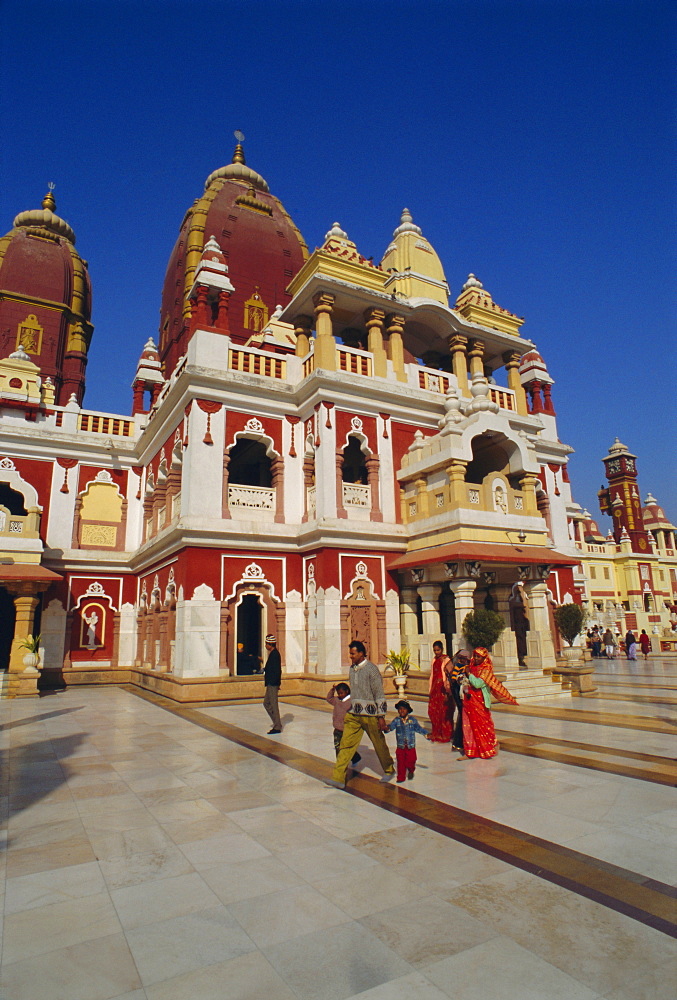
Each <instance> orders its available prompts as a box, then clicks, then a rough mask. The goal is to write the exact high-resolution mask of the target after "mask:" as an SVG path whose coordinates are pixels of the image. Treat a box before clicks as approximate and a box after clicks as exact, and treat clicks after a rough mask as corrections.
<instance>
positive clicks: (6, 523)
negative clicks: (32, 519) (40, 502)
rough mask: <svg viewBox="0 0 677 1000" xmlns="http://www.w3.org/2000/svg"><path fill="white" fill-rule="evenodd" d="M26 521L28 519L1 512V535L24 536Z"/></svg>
mask: <svg viewBox="0 0 677 1000" xmlns="http://www.w3.org/2000/svg"><path fill="white" fill-rule="evenodd" d="M26 521H27V518H26V517H19V516H18V515H15V514H10V513H8V512H7V511H4V510H0V535H22V534H23V533H24V527H25V526H26Z"/></svg>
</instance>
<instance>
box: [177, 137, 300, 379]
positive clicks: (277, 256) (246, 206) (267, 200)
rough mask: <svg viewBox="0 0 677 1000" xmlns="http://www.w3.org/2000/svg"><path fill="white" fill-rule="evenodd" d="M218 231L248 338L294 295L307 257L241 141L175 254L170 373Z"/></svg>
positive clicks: (231, 315)
mask: <svg viewBox="0 0 677 1000" xmlns="http://www.w3.org/2000/svg"><path fill="white" fill-rule="evenodd" d="M211 236H213V237H214V239H215V240H216V242H217V243H218V244H219V246H220V248H221V251H222V253H223V256H224V257H225V260H226V263H227V265H228V278H229V279H230V282H231V283H232V285H233V287H234V291H233V292H232V294H231V296H230V300H229V305H228V325H229V328H230V336H231V337H232V339H233V340H234V341H235V342H236V343H246V341H247V340H248V339H249V338H250V337H251V336H252V334H254V333H256V332H257V331H258V330H259V329H260V328H261V324H262V323H264V322H265V321H266V320H267V318H268V317H270V315H271V314H272V313H273V311H274V309H275V307H276V306H277V305H282V306H284V305H286V303H287V302H289V301H290V299H291V296H289V295H288V294H287V292H286V291H285V289H286V287H287V285H288V284H289V282H290V281H291V279H292V278H293V277H294V275H295V274H296V273H297V272H298V271H299V270H300V268H301V266H302V265H303V263H304V261H305V260H307V258H308V250H307V247H306V244H305V243H304V241H303V237H302V236H301V234H300V233H299V231H298V229H297V228H296V226H295V225H294V223H293V222H292V220H291V218H290V217H289V215H288V214H287V212H286V211H285V209H284V206H283V205H282V203H281V202H280V201H279V200H278V199H277V198H275V197H274V195H272V194H270V192H269V190H268V185H267V184H266V182H265V181H264V179H263V178H262V177H261V176H260V175H259V174H257V173H256V172H255V171H254V170H251V169H250V168H249V167H247V166H246V164H245V163H244V156H243V154H242V150H241V147H238V149H237V150H236V152H235V156H234V158H233V163H231V164H228V165H227V166H226V167H222V168H221V169H219V170H216V171H214V173H212V174H211V175H210V176H209V177H208V178H207V183H206V185H205V193H204V195H203V196H202V197H201V198H198V199H197V200H196V201H195V202H194V204H193V205H192V207H191V208H190V209H189V210H188V212H187V213H186V217H185V218H184V220H183V223H182V225H181V231H180V233H179V238H178V240H177V242H176V245H175V247H174V249H173V251H172V255H171V257H170V259H169V264H168V267H167V273H166V276H165V283H164V288H163V291H162V308H161V314H160V358H161V360H162V362H163V363H164V373H165V376H167V377H169V375H171V373H172V371H173V369H174V367H175V366H176V363H177V361H178V360H179V358H180V357H181V356H182V355H183V354H185V351H186V346H187V343H188V336H189V316H190V310H189V304H188V299H187V296H188V293H189V292H190V289H191V286H192V283H193V279H194V276H195V270H196V267H197V265H198V263H199V261H200V258H201V255H202V251H203V248H204V246H205V244H206V242H207V240H208V239H209V238H210V237H211ZM250 302H251V303H252V305H253V308H251V307H250V306H249V305H248V303H250Z"/></svg>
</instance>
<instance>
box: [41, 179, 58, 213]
mask: <svg viewBox="0 0 677 1000" xmlns="http://www.w3.org/2000/svg"><path fill="white" fill-rule="evenodd" d="M47 187H48V188H49V190H48V191H47V194H46V195H45V197H44V198H43V199H42V207H43V208H48V209H49V211H50V212H56V201H55V200H54V195H53V193H52V192H53V191H54V187H55V185H54V183H53V182H52V181H50V182H49V184H48V185H47Z"/></svg>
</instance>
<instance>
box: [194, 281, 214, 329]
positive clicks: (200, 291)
mask: <svg viewBox="0 0 677 1000" xmlns="http://www.w3.org/2000/svg"><path fill="white" fill-rule="evenodd" d="M208 295H209V289H208V288H207V286H206V285H198V286H197V308H196V310H195V319H196V322H197V325H198V326H211V325H212V323H211V319H212V318H211V316H210V315H209V303H208V302H207V296H208Z"/></svg>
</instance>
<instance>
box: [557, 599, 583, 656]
mask: <svg viewBox="0 0 677 1000" xmlns="http://www.w3.org/2000/svg"><path fill="white" fill-rule="evenodd" d="M553 617H554V619H555V625H556V626H557V630H558V632H559V634H560V635H561V636H562V638H563V639H564V641H565V642H566V643H567V644H568V648H565V649H563V650H562V656H563V657H564V658H565V659H566V660H573V659H578V658H579V656H580V649H579V647H575V648H574V640H575V639H576V637H577V636H578V635H580V632H581V630H582V628H583V624H584V622H585V618H586V611H585V609H584V608H582V607H581V605H580V604H575V603H574V602H573V601H572V602H570V603H569V604H559V605H558V606H557V607H556V608H555V610H554V611H553Z"/></svg>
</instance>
